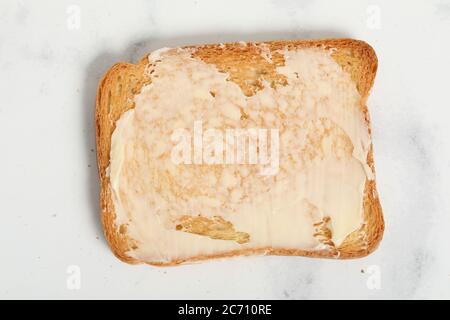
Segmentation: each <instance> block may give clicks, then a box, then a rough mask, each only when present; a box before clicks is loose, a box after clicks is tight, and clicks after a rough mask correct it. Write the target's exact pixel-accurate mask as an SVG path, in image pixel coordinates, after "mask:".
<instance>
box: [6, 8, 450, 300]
mask: <svg viewBox="0 0 450 320" xmlns="http://www.w3.org/2000/svg"><path fill="white" fill-rule="evenodd" d="M78 14H79V16H78ZM78 17H79V19H78ZM78 22H79V24H78ZM449 35H450V2H449V1H444V0H433V1H426V0H423V1H419V0H416V1H406V0H405V1H381V0H370V1H365V0H362V1H361V0H355V1H296V0H288V1H270V0H262V1H243V0H238V1H234V0H228V1H210V0H209V1H207V0H198V1H136V0H129V1H125V2H124V1H100V0H98V1H93V0H91V1H87V0H83V1H81V0H70V1H67V0H64V1H49V0H48V1H10V0H2V1H1V4H0V92H1V99H0V150H1V151H0V152H1V156H0V168H1V169H0V170H1V174H0V214H1V224H0V226H1V230H0V298H70V299H72V298H73V299H78V298H162V299H164V298H181V299H183V298H193V299H197V298H250V299H252V298H275V299H302V298H306V299H313V298H357V299H365V298H369V299H372V298H375V299H379V298H388V299H397V298H408V299H409V298H447V299H448V298H450V257H449V252H450V241H449V232H450V213H449V208H450V203H449V190H450V183H449V177H450V169H449V168H450V142H449V141H450V139H449V134H450V129H449V127H450V125H449V120H448V117H449V115H450V111H449V108H450V100H449V95H448V93H449V91H450V87H449V85H450V81H449V74H450V53H449V50H450V42H449ZM316 37H354V38H358V39H364V40H366V41H367V42H369V43H370V44H371V45H372V46H373V47H374V48H375V50H376V52H377V54H378V58H379V70H378V75H377V79H376V83H375V86H374V89H373V91H372V92H373V94H372V96H371V97H370V99H369V108H370V112H371V116H372V121H373V140H374V146H375V161H376V169H377V179H378V186H379V187H378V188H379V193H380V196H381V200H382V205H383V209H384V214H385V219H386V232H385V237H384V240H383V242H382V243H381V246H380V248H379V249H378V250H377V251H376V252H375V253H374V254H372V255H371V256H369V257H367V258H364V259H359V260H353V261H333V260H316V259H307V258H301V257H253V258H236V259H232V260H225V261H214V262H209V263H203V264H197V265H188V266H181V267H174V268H166V269H160V268H154V267H148V266H129V265H126V264H124V263H121V262H119V261H118V260H117V259H116V258H115V257H114V256H113V255H112V254H111V252H110V250H109V249H108V247H107V245H106V243H105V240H104V239H103V235H102V231H101V226H100V223H99V218H98V182H97V169H96V160H95V153H94V152H93V149H94V148H95V143H94V130H93V128H94V125H93V112H94V100H95V91H96V86H97V83H98V81H99V79H100V77H101V76H102V74H103V73H104V72H105V71H106V70H107V69H108V67H109V66H111V65H112V64H113V63H114V62H118V61H129V62H136V61H137V60H138V59H139V58H140V57H141V56H142V55H143V54H144V53H146V52H148V51H149V50H152V49H156V48H158V47H162V46H176V45H182V44H195V43H204V42H223V41H231V40H263V39H281V38H316ZM71 265H75V266H78V267H79V270H80V272H81V286H80V288H79V289H78V290H76V287H75V290H70V289H74V287H71V286H69V288H68V286H67V279H68V277H69V276H70V275H69V274H68V271H71V270H72V269H70V268H69V269H68V267H69V266H71ZM377 280H379V281H377ZM71 283H72V282H71ZM72 284H73V283H72ZM377 284H379V286H378V285H377Z"/></svg>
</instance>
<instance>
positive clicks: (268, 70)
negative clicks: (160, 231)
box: [95, 39, 384, 266]
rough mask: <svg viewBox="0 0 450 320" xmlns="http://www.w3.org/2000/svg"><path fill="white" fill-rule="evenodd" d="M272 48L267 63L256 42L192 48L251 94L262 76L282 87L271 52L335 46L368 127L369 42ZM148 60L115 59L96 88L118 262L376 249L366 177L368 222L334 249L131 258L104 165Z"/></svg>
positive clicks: (379, 221) (372, 188) (103, 204)
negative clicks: (128, 61)
mask: <svg viewBox="0 0 450 320" xmlns="http://www.w3.org/2000/svg"><path fill="white" fill-rule="evenodd" d="M264 44H265V45H266V46H267V47H268V48H269V49H270V51H271V52H272V61H273V63H272V64H271V63H269V62H268V61H266V60H265V59H264V58H263V57H262V56H261V54H260V52H261V51H260V50H261V48H260V45H261V43H258V44H256V45H255V44H248V45H246V46H244V45H242V44H240V43H228V44H225V45H219V44H211V45H203V46H192V47H191V48H195V49H196V50H195V53H194V56H196V57H197V58H200V59H202V60H203V61H205V62H207V63H213V64H215V65H216V67H217V68H218V69H219V70H221V71H224V72H228V73H229V74H230V79H231V80H232V81H234V82H236V83H237V84H238V85H240V86H241V88H242V90H243V92H244V93H245V94H246V95H252V94H254V93H255V92H256V91H257V90H259V89H261V80H262V79H264V80H266V81H269V83H271V85H272V86H277V85H283V84H284V81H285V79H283V77H281V76H280V75H279V74H277V73H276V70H275V68H276V67H277V66H280V65H283V64H284V60H283V58H282V55H277V54H276V53H274V52H275V51H276V50H283V49H284V48H285V47H287V48H288V49H296V48H306V47H315V46H316V47H324V48H335V49H336V50H335V51H334V52H333V54H332V56H333V58H334V59H335V61H336V62H337V63H338V64H339V65H340V66H341V67H342V68H343V69H344V70H345V71H347V72H349V73H350V75H351V77H352V79H353V81H355V83H356V84H357V88H358V91H359V93H360V94H361V97H362V99H361V108H362V110H363V112H364V114H365V116H366V121H367V124H368V126H369V133H370V132H371V129H370V119H369V114H368V110H367V106H366V100H367V97H368V95H369V91H370V89H371V87H372V85H373V81H374V78H375V74H376V70H377V66H378V61H377V57H376V55H375V52H374V50H373V49H372V47H370V46H369V45H368V44H367V43H365V42H363V41H358V40H353V39H325V40H296V41H271V42H265V43H264ZM147 64H148V59H147V57H144V58H143V59H142V60H141V61H140V62H139V63H138V64H136V65H134V64H128V63H117V64H115V65H114V66H112V67H111V68H110V69H109V71H108V72H107V73H106V74H105V76H104V77H103V79H102V81H101V82H100V84H99V87H98V91H97V101H96V112H95V123H96V144H97V164H98V170H99V176H100V186H101V191H100V210H101V220H102V224H103V229H104V233H105V237H106V239H107V241H108V243H109V245H110V247H111V249H112V251H113V252H114V254H115V255H116V256H117V257H118V258H119V259H120V260H122V261H124V262H127V263H147V264H151V265H157V266H170V265H177V264H180V263H185V262H196V261H201V260H207V259H213V258H225V257H232V256H243V255H258V254H259V255H261V254H267V255H290V256H308V257H322V258H340V259H346V258H357V257H363V256H366V255H368V254H369V253H371V252H372V251H373V250H375V249H376V248H377V246H378V244H379V242H380V240H381V238H382V236H383V231H384V221H383V215H382V209H381V205H380V200H379V198H378V194H377V191H376V185H375V180H372V181H369V180H367V182H366V186H365V196H364V216H365V221H366V223H365V224H364V225H363V226H362V227H361V228H360V229H359V230H357V231H355V232H353V233H351V234H350V235H349V236H347V238H346V239H345V241H344V242H343V243H342V244H341V245H340V247H339V248H336V249H337V251H338V254H336V252H333V251H327V250H323V251H306V250H298V249H289V248H285V249H283V248H255V249H242V250H234V251H229V252H226V253H220V254H212V255H200V256H195V257H189V258H187V259H179V260H173V261H170V262H168V263H153V262H149V261H138V260H136V259H134V258H132V257H129V256H128V255H127V254H126V252H127V251H129V250H130V249H132V248H133V247H135V245H136V244H135V243H134V240H133V239H131V238H129V237H128V236H127V233H126V226H124V225H122V226H116V225H115V212H114V206H113V202H112V198H111V191H110V185H109V183H110V182H109V178H108V177H107V175H106V168H107V167H108V165H109V156H110V148H111V135H112V133H113V131H114V129H115V123H116V121H117V120H118V119H119V117H120V116H121V114H122V113H123V112H125V111H126V110H128V109H130V108H133V107H134V102H133V97H134V96H135V95H136V94H138V93H139V92H140V90H141V88H142V87H143V86H144V85H145V84H148V83H149V82H150V79H149V78H148V77H147V75H146V73H145V68H146V66H147ZM367 161H368V164H369V166H370V167H371V168H372V170H373V171H374V172H375V170H374V164H373V152H372V147H371V148H370V151H369V154H368V157H367Z"/></svg>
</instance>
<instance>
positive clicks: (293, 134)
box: [109, 48, 372, 262]
mask: <svg viewBox="0 0 450 320" xmlns="http://www.w3.org/2000/svg"><path fill="white" fill-rule="evenodd" d="M192 50H195V49H164V50H158V51H156V52H154V53H152V54H151V55H150V56H149V67H148V70H147V72H148V74H149V76H150V77H151V79H152V82H151V83H150V84H148V85H146V86H144V87H143V88H142V91H141V93H140V94H138V95H136V96H135V108H134V109H131V110H129V111H127V112H125V113H124V114H123V115H122V116H121V117H120V119H119V120H118V121H117V123H116V129H115V131H114V132H113V135H112V147H111V155H110V156H111V157H110V159H111V160H110V167H109V174H110V181H111V189H112V195H113V203H114V208H115V212H116V221H115V222H116V225H117V227H119V226H121V225H126V226H127V228H126V230H127V235H128V236H129V237H130V238H132V239H134V240H135V241H136V243H137V248H135V249H131V250H130V251H128V252H127V254H128V255H129V256H131V257H134V258H136V259H139V260H144V261H153V262H165V261H170V260H173V259H183V258H188V257H192V256H197V255H207V254H219V253H222V252H226V251H230V250H235V249H245V248H267V247H274V248H289V249H304V250H318V249H324V244H323V243H322V242H321V241H320V237H318V236H317V228H316V226H317V225H318V223H320V222H321V221H322V220H323V219H324V218H325V219H327V221H329V222H328V227H329V231H330V232H331V238H330V239H329V240H331V241H332V243H333V244H334V245H335V246H336V247H338V246H339V245H340V244H341V243H342V242H343V240H344V239H345V237H346V236H347V235H349V234H350V233H351V232H353V231H355V230H357V229H358V228H359V227H360V226H361V225H362V223H363V222H364V221H363V191H364V186H365V182H366V179H372V172H371V170H370V168H369V167H368V165H367V163H366V158H367V153H368V149H369V144H370V139H369V132H368V127H367V124H366V122H365V120H364V115H363V112H362V111H361V108H360V100H361V97H360V95H359V93H358V91H357V89H356V85H355V83H354V82H353V81H352V80H351V78H350V75H349V74H347V73H346V72H344V71H343V70H342V68H341V67H340V66H339V65H338V64H337V63H336V62H335V61H334V60H333V58H332V57H331V52H330V51H326V50H324V49H320V48H310V49H300V50H296V51H287V50H285V51H283V52H281V53H282V54H283V55H284V58H285V65H284V66H283V67H278V68H277V72H278V73H279V74H282V75H284V76H285V77H286V78H287V81H288V84H287V85H285V86H279V87H276V88H272V87H271V86H270V85H269V84H266V85H265V86H264V88H263V89H262V90H259V91H258V92H256V94H254V95H253V96H250V97H247V96H245V95H244V94H243V92H242V90H241V88H240V87H239V86H238V85H237V84H236V83H234V82H232V81H228V80H227V78H228V75H227V74H226V73H221V72H219V71H218V70H217V69H216V67H215V66H214V65H211V64H206V63H204V62H203V61H201V60H200V59H196V58H193V57H192V52H193V51H192ZM262 54H264V57H266V58H267V59H268V60H269V59H270V52H268V51H267V50H264V51H263V52H262ZM212 93H213V94H212ZM243 116H244V117H243ZM199 120H201V121H202V123H203V130H205V129H208V128H214V129H219V130H225V129H226V128H277V129H279V141H280V147H279V148H280V160H279V170H278V173H277V174H276V175H273V176H263V175H260V174H259V170H260V167H259V165H248V164H224V165H206V164H200V165H195V164H191V165H187V164H175V163H174V162H172V161H171V157H170V155H171V150H172V149H173V147H174V145H175V143H174V142H173V141H172V140H171V134H172V133H173V132H174V130H176V129H179V128H185V129H186V130H189V131H192V127H193V123H194V121H199ZM195 217H198V219H201V221H200V222H201V223H202V224H201V225H198V226H197V227H195V228H196V229H195V230H194V231H192V232H189V230H188V232H186V230H185V229H183V228H184V227H186V226H187V227H191V226H192V225H193V224H192V221H193V220H190V222H189V223H185V221H187V220H186V219H189V218H192V219H194V218H195ZM208 219H209V220H208ZM208 221H216V222H217V221H224V223H225V224H224V225H225V227H226V228H225V227H224V228H222V227H220V225H219V227H217V228H214V226H213V227H211V226H205V223H207V222H208ZM208 228H209V229H208ZM227 228H228V229H227ZM196 230H197V231H196ZM205 230H206V231H205ZM208 230H213V231H214V232H215V233H214V234H215V236H208V234H207V232H209V231H208ZM227 230H231V231H232V232H235V234H236V235H237V236H236V237H235V236H226V235H225V233H226V232H227ZM231 231H230V232H231ZM202 232H205V234H202ZM222 235H224V236H222ZM239 237H240V238H239ZM235 238H239V239H241V241H238V240H236V241H235V240H233V239H235ZM242 239H243V240H242ZM325 249H326V248H325Z"/></svg>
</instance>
